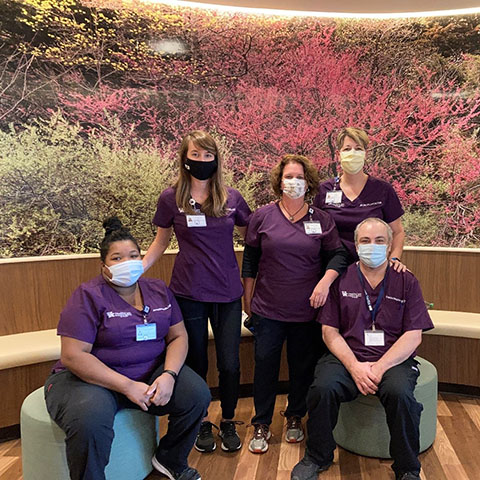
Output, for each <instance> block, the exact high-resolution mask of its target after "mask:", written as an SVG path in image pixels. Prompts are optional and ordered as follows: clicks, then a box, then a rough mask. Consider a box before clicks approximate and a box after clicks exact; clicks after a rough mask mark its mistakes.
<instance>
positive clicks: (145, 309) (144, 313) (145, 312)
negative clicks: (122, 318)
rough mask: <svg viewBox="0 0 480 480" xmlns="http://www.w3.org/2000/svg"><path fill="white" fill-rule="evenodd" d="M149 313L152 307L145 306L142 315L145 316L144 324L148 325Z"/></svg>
mask: <svg viewBox="0 0 480 480" xmlns="http://www.w3.org/2000/svg"><path fill="white" fill-rule="evenodd" d="M148 312H150V307H149V306H148V305H144V306H143V309H142V315H143V323H144V324H145V325H146V324H147V323H148V322H147V315H148Z"/></svg>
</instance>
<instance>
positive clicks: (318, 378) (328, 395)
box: [306, 354, 423, 473]
mask: <svg viewBox="0 0 480 480" xmlns="http://www.w3.org/2000/svg"><path fill="white" fill-rule="evenodd" d="M417 365H418V363H417V362H416V360H413V359H408V360H405V361H404V362H403V363H401V364H400V365H397V366H395V367H392V368H390V369H389V370H387V371H386V372H385V374H384V375H383V378H382V381H381V382H380V384H379V386H378V391H377V393H376V395H377V396H378V398H379V399H380V401H381V402H382V405H383V406H384V408H385V413H386V416H387V424H388V429H389V430H390V437H391V439H390V455H391V456H392V458H393V465H392V468H393V470H394V471H395V472H396V473H404V472H419V471H420V462H419V461H418V458H417V457H418V452H419V449H420V446H419V426H420V414H421V412H422V410H423V406H422V404H421V403H418V402H417V401H416V399H415V397H414V395H413V391H414V389H415V385H416V383H417V378H418V375H419V371H418V368H417ZM359 393H360V392H359V390H358V388H357V386H356V384H355V382H354V381H353V379H352V377H351V376H350V374H349V373H348V371H347V369H346V368H345V367H344V366H343V364H342V363H341V362H340V360H338V359H337V358H336V357H334V356H333V355H332V354H329V355H326V356H325V357H323V358H321V359H320V361H319V362H318V364H317V367H316V369H315V380H314V381H313V384H312V385H311V387H310V389H309V391H308V396H307V405H308V416H309V419H308V422H307V431H308V439H307V453H306V455H307V456H308V457H309V458H310V459H311V460H313V461H314V462H315V463H317V464H318V465H326V464H328V463H330V462H332V461H333V452H334V450H335V447H336V444H335V440H334V438H333V434H332V432H333V429H334V428H335V425H336V424H337V420H338V410H339V408H340V403H341V402H349V401H351V400H354V399H355V398H356V397H357V396H358V395H359Z"/></svg>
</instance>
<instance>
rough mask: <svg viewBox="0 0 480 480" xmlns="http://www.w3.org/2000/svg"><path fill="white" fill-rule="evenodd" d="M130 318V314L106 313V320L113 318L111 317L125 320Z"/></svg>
mask: <svg viewBox="0 0 480 480" xmlns="http://www.w3.org/2000/svg"><path fill="white" fill-rule="evenodd" d="M131 316H132V312H107V317H108V318H113V317H121V318H127V317H131Z"/></svg>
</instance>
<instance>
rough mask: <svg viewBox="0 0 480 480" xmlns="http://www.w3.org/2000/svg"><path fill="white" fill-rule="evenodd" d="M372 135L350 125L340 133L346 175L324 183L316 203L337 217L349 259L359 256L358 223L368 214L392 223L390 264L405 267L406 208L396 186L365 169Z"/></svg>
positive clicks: (341, 152) (340, 155)
mask: <svg viewBox="0 0 480 480" xmlns="http://www.w3.org/2000/svg"><path fill="white" fill-rule="evenodd" d="M368 144H369V139H368V136H367V134H366V133H365V131H364V130H361V129H360V128H354V127H348V128H344V129H342V130H341V131H340V133H339V134H338V136H337V148H338V154H339V158H340V165H341V167H342V175H341V176H340V177H335V178H333V179H331V180H327V181H326V182H323V183H322V184H320V187H319V192H318V194H317V196H316V197H315V200H314V202H313V204H314V205H315V206H316V207H318V208H321V209H322V210H325V211H326V212H328V213H329V214H330V215H331V216H332V218H333V219H334V221H335V224H336V226H337V229H338V233H339V235H340V239H341V240H342V243H343V245H344V247H345V248H346V250H347V251H348V253H349V259H348V260H349V263H352V262H355V261H357V260H358V256H357V252H356V251H355V243H354V239H353V236H354V231H355V227H356V226H357V225H358V224H359V223H360V222H361V221H362V220H365V219H366V218H370V217H376V218H380V219H381V220H383V221H385V222H386V223H388V224H389V225H390V227H391V229H392V231H393V242H392V250H391V253H390V258H389V260H390V265H391V266H393V268H394V269H395V270H402V271H405V270H406V267H405V265H403V264H402V263H401V261H400V259H401V256H402V251H403V242H404V240H405V232H404V230H403V225H402V219H401V217H402V215H403V214H404V210H403V208H402V205H401V203H400V200H399V199H398V196H397V194H396V193H395V190H394V189H393V187H392V186H391V185H390V184H389V183H387V182H385V181H383V180H380V179H378V178H374V177H372V176H370V175H368V174H367V173H365V171H364V165H365V157H366V153H367V148H368Z"/></svg>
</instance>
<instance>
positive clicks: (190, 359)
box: [175, 296, 242, 419]
mask: <svg viewBox="0 0 480 480" xmlns="http://www.w3.org/2000/svg"><path fill="white" fill-rule="evenodd" d="M175 298H176V299H177V302H178V305H179V307H180V310H181V311H182V316H183V321H184V324H185V329H186V330H187V333H188V354H187V359H186V360H185V363H186V364H187V365H188V366H189V367H190V368H191V369H192V370H194V371H195V372H196V373H198V375H200V376H201V377H202V378H203V379H205V380H206V378H207V372H208V320H209V319H210V325H211V326H212V331H213V338H214V340H215V352H216V355H217V370H218V389H219V396H220V406H221V408H222V417H223V418H225V419H232V418H234V416H235V409H236V407H237V402H238V391H239V385H240V356H239V351H240V338H241V334H242V332H241V327H242V323H241V322H242V300H241V299H238V300H234V301H233V302H227V303H220V302H219V303H213V302H198V301H196V300H191V299H189V298H184V297H179V296H176V297H175Z"/></svg>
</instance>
